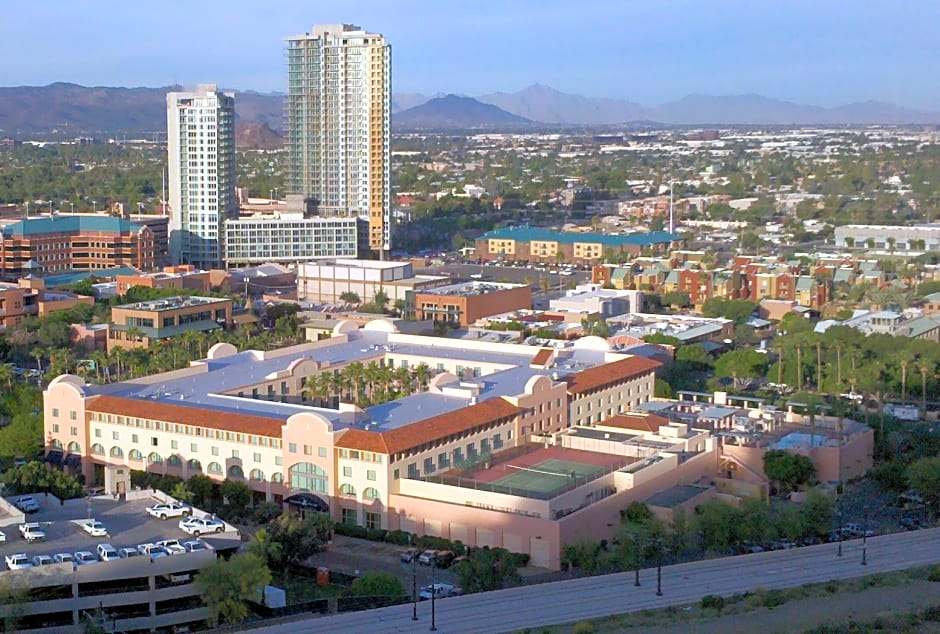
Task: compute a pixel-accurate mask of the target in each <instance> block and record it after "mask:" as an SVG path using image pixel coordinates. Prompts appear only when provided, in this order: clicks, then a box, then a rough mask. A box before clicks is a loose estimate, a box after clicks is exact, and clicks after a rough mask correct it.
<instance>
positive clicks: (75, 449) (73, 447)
mask: <svg viewBox="0 0 940 634" xmlns="http://www.w3.org/2000/svg"><path fill="white" fill-rule="evenodd" d="M69 453H82V446H81V445H79V444H78V443H77V442H75V441H74V440H73V441H72V442H70V443H69Z"/></svg>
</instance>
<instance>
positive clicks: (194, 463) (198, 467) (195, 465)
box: [186, 458, 202, 471]
mask: <svg viewBox="0 0 940 634" xmlns="http://www.w3.org/2000/svg"><path fill="white" fill-rule="evenodd" d="M186 468H187V469H189V470H190V471H202V463H201V462H199V461H198V460H196V459H195V458H191V459H190V460H189V462H187V463H186Z"/></svg>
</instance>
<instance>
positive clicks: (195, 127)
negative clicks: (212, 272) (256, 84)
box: [166, 84, 238, 269]
mask: <svg viewBox="0 0 940 634" xmlns="http://www.w3.org/2000/svg"><path fill="white" fill-rule="evenodd" d="M166 124H167V141H168V142H167V151H168V154H169V156H168V164H169V170H168V172H169V184H170V200H169V203H170V258H171V259H172V261H173V263H174V264H193V265H195V266H197V267H199V268H203V269H210V268H219V267H221V266H222V260H223V254H224V249H223V245H222V239H223V236H224V229H223V224H224V222H225V220H226V219H227V218H236V217H237V216H238V205H237V203H236V200H235V95H234V93H222V92H219V91H218V90H217V89H216V87H215V85H212V84H207V85H200V86H197V87H196V90H195V91H193V92H171V93H167V96H166Z"/></svg>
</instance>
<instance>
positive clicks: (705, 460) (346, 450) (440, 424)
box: [44, 320, 715, 567]
mask: <svg viewBox="0 0 940 634" xmlns="http://www.w3.org/2000/svg"><path fill="white" fill-rule="evenodd" d="M351 364H361V366H355V367H365V368H368V367H372V366H375V367H380V366H384V367H386V368H392V369H396V370H399V369H408V370H412V369H415V368H418V367H421V366H423V367H424V368H425V369H426V372H427V375H428V376H429V377H430V378H429V379H428V380H427V383H426V387H424V388H423V389H422V390H420V391H419V392H418V393H415V394H412V395H411V396H407V397H404V398H400V399H398V400H395V401H391V402H386V403H380V404H376V405H373V406H369V407H365V408H363V407H359V406H357V405H356V404H354V403H353V402H347V400H346V399H340V400H339V401H338V402H337V400H336V399H335V398H334V399H326V401H330V402H331V406H330V407H327V406H322V405H319V404H320V403H323V402H325V401H324V400H323V399H316V400H315V401H311V400H306V390H305V385H306V384H307V379H308V378H309V377H314V376H317V375H320V374H322V373H331V374H332V373H339V372H341V371H343V370H344V369H345V368H347V367H349V366H351ZM658 365H659V364H658V363H656V362H655V361H650V360H648V359H644V358H642V357H633V356H629V355H624V354H618V353H614V352H612V351H611V350H610V348H609V347H608V345H607V343H606V342H605V341H604V340H602V339H599V338H597V337H585V338H583V339H580V340H578V341H577V342H574V343H573V344H570V345H567V346H563V347H559V348H554V349H551V348H539V347H534V346H527V345H514V344H502V343H486V342H475V341H465V340H451V339H440V338H433V337H422V336H413V335H404V334H400V333H398V332H396V331H395V328H394V326H393V325H392V324H391V323H390V322H388V321H385V320H377V321H374V322H371V323H369V324H367V325H366V326H365V327H364V328H363V329H357V328H356V326H355V325H354V324H351V323H349V322H340V323H339V324H337V325H336V327H335V328H334V331H333V336H332V337H331V338H329V339H325V340H322V341H318V342H315V343H308V344H303V345H299V346H294V347H291V348H285V349H280V350H273V351H267V352H261V351H246V352H238V351H237V350H236V349H235V348H234V346H231V345H230V344H217V345H216V346H214V347H213V348H212V349H211V350H210V352H209V355H208V358H207V359H205V360H202V361H197V362H194V363H193V364H192V366H191V367H189V368H186V369H183V370H178V371H175V372H169V373H165V374H161V375H155V376H152V377H148V378H145V379H136V380H134V381H132V382H131V381H129V382H125V383H121V384H119V385H117V386H115V385H109V386H93V385H86V384H85V382H84V380H82V379H81V378H79V377H75V376H71V375H63V376H60V377H58V378H56V379H55V380H53V381H52V382H51V383H50V385H49V387H48V389H47V390H46V392H45V394H44V402H45V405H44V416H45V435H46V438H47V439H48V440H47V444H48V449H49V450H50V451H59V452H63V453H68V454H69V455H73V456H76V458H77V459H78V460H80V465H81V466H80V467H79V469H80V471H81V472H82V473H83V474H84V475H85V477H86V478H87V479H88V480H89V482H91V481H95V480H96V479H100V478H101V477H103V473H104V467H105V465H122V466H128V467H130V468H131V469H139V470H149V471H153V472H158V473H171V474H176V475H179V476H181V477H188V476H190V475H192V474H194V473H205V474H206V475H208V476H210V477H211V478H213V479H216V480H217V481H222V480H223V479H225V478H232V479H238V480H242V481H244V482H246V483H247V484H248V485H249V486H250V487H251V489H252V490H253V491H255V495H256V496H257V497H259V498H261V499H270V500H274V501H277V502H286V503H287V504H290V503H291V501H292V500H295V499H297V498H296V497H292V496H298V495H299V496H301V497H302V498H303V499H305V500H306V501H307V502H308V503H310V502H312V503H314V504H315V505H316V506H318V507H320V508H324V509H329V511H330V513H331V514H332V515H333V517H334V518H335V519H337V520H342V521H346V522H349V523H357V524H361V525H365V526H369V527H382V528H388V529H398V528H401V529H405V530H411V531H414V532H417V533H419V534H437V535H443V536H445V537H450V538H451V539H461V540H463V541H464V542H465V543H467V544H470V545H480V546H483V545H491V546H505V547H507V548H510V549H511V550H516V551H519V552H530V553H531V554H532V556H533V560H534V562H535V563H536V564H538V565H549V566H553V567H557V566H558V565H559V553H560V548H561V545H562V544H563V543H566V542H569V541H571V540H573V539H575V538H577V535H583V536H587V535H588V534H590V531H592V530H595V531H596V530H597V525H598V524H599V525H601V526H603V525H605V524H606V522H608V521H610V522H611V523H612V525H615V524H616V522H615V517H616V514H617V510H618V509H619V508H623V506H625V505H626V504H628V503H629V501H630V500H631V499H633V498H632V496H636V495H640V494H641V493H642V494H643V495H649V494H650V493H651V492H655V489H656V487H657V486H659V485H658V484H656V483H666V484H664V486H672V484H674V483H675V482H674V481H675V480H676V478H679V477H680V474H682V475H681V479H683V480H685V481H694V480H695V479H696V478H697V477H699V475H700V474H701V473H704V472H707V471H708V470H709V469H711V470H713V469H714V465H715V459H714V454H713V453H710V452H712V451H713V446H712V445H710V444H709V443H707V442H705V441H704V440H701V439H700V438H699V434H698V433H697V432H695V433H693V432H690V431H689V430H688V429H686V430H675V431H671V432H670V431H669V430H667V431H666V432H663V431H662V430H657V431H656V432H655V434H654V435H656V434H659V435H670V434H671V436H672V437H673V438H674V439H675V438H678V439H679V440H677V441H674V442H682V443H684V444H683V448H682V452H683V453H682V455H681V456H678V455H675V456H672V457H669V456H667V455H665V453H663V454H659V453H658V452H660V451H662V452H667V453H668V451H673V450H676V448H675V447H674V446H673V445H674V442H673V441H671V442H673V444H669V443H659V444H657V443H654V442H652V440H655V439H653V438H652V437H651V438H650V440H651V442H649V443H646V444H643V443H642V442H638V441H639V440H642V439H637V438H633V439H632V443H631V442H629V439H621V440H623V443H622V444H621V445H620V448H619V449H617V450H612V449H610V447H606V448H605V446H604V445H603V443H601V442H600V441H601V440H611V439H610V438H604V435H603V434H601V435H600V437H599V438H596V439H595V442H597V443H599V444H597V445H596V446H595V447H594V448H593V449H592V448H590V447H586V445H584V444H583V442H581V441H577V442H576V441H575V440H574V438H575V437H584V438H587V437H593V436H592V434H594V433H595V432H593V431H591V430H592V429H595V428H596V426H598V425H602V424H603V421H605V420H607V419H609V418H611V417H614V416H616V415H619V414H623V413H626V412H629V411H631V410H633V409H635V408H637V407H639V406H640V405H642V404H644V403H646V402H648V401H649V400H650V399H651V397H652V393H653V378H654V371H655V369H656V368H657V367H658ZM315 405H316V406H315ZM572 430H576V431H572ZM690 434H691V435H690ZM566 438H567V439H566ZM687 441H689V442H687ZM578 442H581V444H580V445H579V444H578ZM576 445H577V446H576ZM637 452H640V453H637ZM686 452H687V453H686ZM641 454H642V455H641ZM656 456H658V457H656ZM709 456H710V457H709ZM73 462H74V459H73ZM497 464H498V465H500V466H499V467H498V468H494V465H497ZM503 464H506V465H510V466H511V467H512V468H510V466H502V465H503ZM553 464H554V465H555V466H556V467H559V468H561V467H562V466H563V467H564V468H563V469H562V471H561V472H559V473H554V472H553V473H549V474H548V475H547V476H545V478H544V479H543V480H540V482H539V483H538V486H535V485H534V484H531V483H530V484H526V482H523V481H522V480H525V479H526V478H527V477H528V476H531V475H533V474H534V475H535V476H538V477H537V478H536V479H539V478H540V477H541V476H540V472H542V471H545V469H548V468H549V466H550V465H553ZM539 465H541V466H539ZM570 465H574V466H571V467H570V469H569V468H568V467H569V466H570ZM523 467H525V468H524V469H523ZM693 471H694V472H695V474H698V475H695V474H693V473H692V472H693ZM516 472H522V476H519V475H517V476H516V477H515V478H512V477H509V476H511V475H512V474H513V473H516ZM575 472H576V473H575ZM693 475H694V476H695V477H693ZM663 477H665V479H662V478H663ZM507 478H508V479H507ZM504 480H505V481H504ZM621 480H622V482H621ZM641 484H642V486H640V485H641ZM595 504H597V506H596V508H595V506H594V505H595ZM592 509H594V510H597V511H598V512H599V513H600V514H601V515H602V516H603V523H600V522H601V520H600V516H598V515H597V514H595V513H594V511H593V510H592ZM608 516H610V519H609V520H608V519H607V517H608ZM602 532H603V531H602ZM595 538H596V536H595Z"/></svg>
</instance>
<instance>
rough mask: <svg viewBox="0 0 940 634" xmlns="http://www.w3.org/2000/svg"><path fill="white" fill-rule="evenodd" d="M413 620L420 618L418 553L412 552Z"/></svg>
mask: <svg viewBox="0 0 940 634" xmlns="http://www.w3.org/2000/svg"><path fill="white" fill-rule="evenodd" d="M411 620H412V621H417V620H418V553H417V552H413V553H411Z"/></svg>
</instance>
